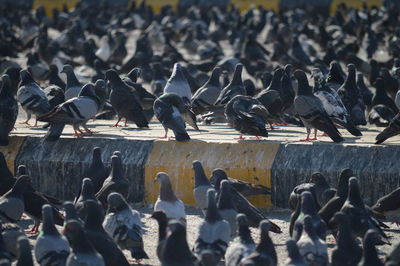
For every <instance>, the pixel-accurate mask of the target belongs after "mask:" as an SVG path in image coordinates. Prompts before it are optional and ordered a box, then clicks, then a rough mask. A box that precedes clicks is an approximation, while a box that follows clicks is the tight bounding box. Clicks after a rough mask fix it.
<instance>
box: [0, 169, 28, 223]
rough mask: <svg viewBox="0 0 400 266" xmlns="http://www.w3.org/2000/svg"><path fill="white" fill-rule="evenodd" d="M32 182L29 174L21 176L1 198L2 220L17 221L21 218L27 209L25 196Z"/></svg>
mask: <svg viewBox="0 0 400 266" xmlns="http://www.w3.org/2000/svg"><path fill="white" fill-rule="evenodd" d="M30 182H31V179H30V178H29V176H27V175H23V176H20V177H19V178H18V179H17V181H16V182H15V184H14V186H13V187H12V189H11V190H10V191H8V192H7V193H6V194H4V195H3V196H2V197H1V198H0V220H1V221H2V222H12V223H16V222H17V221H18V220H19V219H21V216H22V213H23V212H24V209H25V204H24V199H23V196H24V193H25V192H26V191H27V189H28V187H29V184H30Z"/></svg>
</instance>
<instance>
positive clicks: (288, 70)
mask: <svg viewBox="0 0 400 266" xmlns="http://www.w3.org/2000/svg"><path fill="white" fill-rule="evenodd" d="M284 71H285V73H286V75H288V76H289V77H290V76H291V75H292V72H293V66H292V65H291V64H287V65H286V66H285V68H284Z"/></svg>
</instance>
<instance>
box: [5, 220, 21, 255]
mask: <svg viewBox="0 0 400 266" xmlns="http://www.w3.org/2000/svg"><path fill="white" fill-rule="evenodd" d="M0 234H1V239H2V241H3V244H4V249H5V252H6V253H7V254H6V256H5V257H10V258H11V259H16V258H18V256H19V253H18V247H17V244H18V241H17V240H18V238H19V237H20V236H23V237H26V235H25V234H24V231H23V230H22V229H21V228H20V227H19V225H18V224H16V223H12V222H4V221H3V220H2V222H1V223H0Z"/></svg>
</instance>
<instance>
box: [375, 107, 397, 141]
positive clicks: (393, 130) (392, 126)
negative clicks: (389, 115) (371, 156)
mask: <svg viewBox="0 0 400 266" xmlns="http://www.w3.org/2000/svg"><path fill="white" fill-rule="evenodd" d="M398 134H400V113H398V114H397V115H396V116H395V117H394V118H393V119H392V121H390V123H389V126H388V127H387V128H385V129H384V130H383V131H382V132H381V133H379V134H378V135H377V136H376V137H375V140H376V141H375V144H381V143H383V142H384V141H386V140H387V139H388V138H391V137H394V136H396V135H398Z"/></svg>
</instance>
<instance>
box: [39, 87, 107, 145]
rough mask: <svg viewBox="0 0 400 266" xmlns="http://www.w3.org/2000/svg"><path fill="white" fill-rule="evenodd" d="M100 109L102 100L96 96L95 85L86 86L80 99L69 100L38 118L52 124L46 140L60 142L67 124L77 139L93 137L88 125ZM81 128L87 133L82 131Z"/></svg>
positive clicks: (80, 94) (79, 96)
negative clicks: (70, 126)
mask: <svg viewBox="0 0 400 266" xmlns="http://www.w3.org/2000/svg"><path fill="white" fill-rule="evenodd" d="M99 107H100V100H99V98H98V97H97V96H96V93H95V91H94V85H93V84H91V83H88V84H86V85H84V86H83V87H82V90H81V92H80V93H79V95H78V97H75V98H71V99H69V100H67V101H66V102H64V103H62V104H60V105H58V106H56V108H54V109H53V110H52V111H50V112H48V113H46V114H44V115H42V116H40V117H39V118H38V120H39V121H43V122H49V123H51V125H50V128H49V130H48V131H47V133H46V136H45V137H44V140H45V141H56V140H58V139H59V138H60V136H61V134H62V131H63V129H64V126H65V125H66V124H69V125H72V127H73V129H74V132H75V133H74V136H76V137H83V136H87V135H92V134H93V133H94V132H93V131H91V130H90V129H89V128H88V127H87V126H86V124H87V122H88V121H89V119H91V118H92V117H94V116H95V115H96V114H97V112H98V110H99ZM81 126H82V127H83V129H84V131H85V132H84V131H82V130H81V129H80V127H81Z"/></svg>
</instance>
